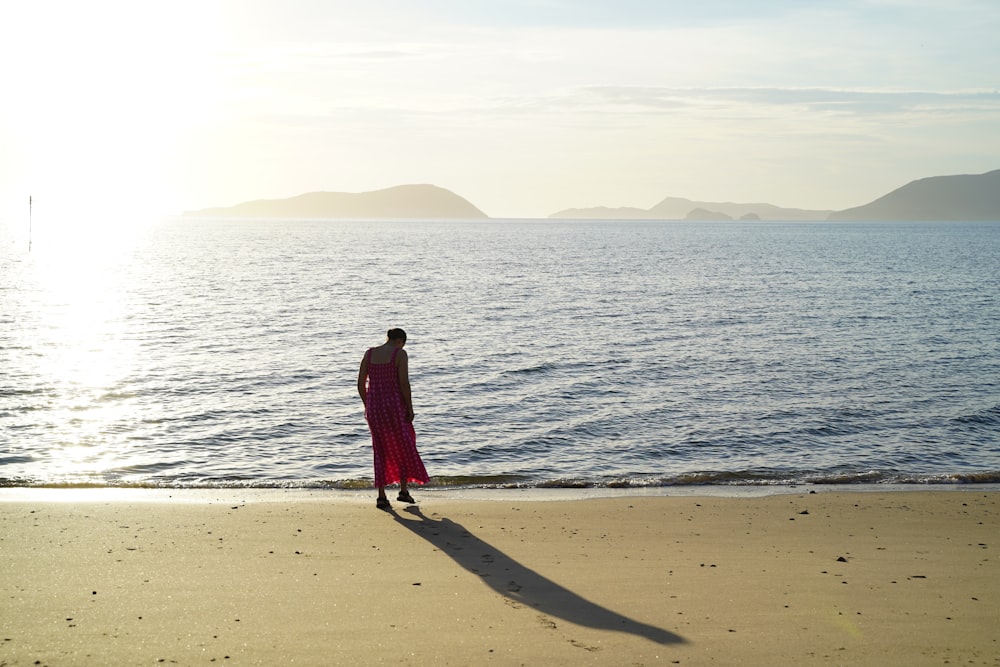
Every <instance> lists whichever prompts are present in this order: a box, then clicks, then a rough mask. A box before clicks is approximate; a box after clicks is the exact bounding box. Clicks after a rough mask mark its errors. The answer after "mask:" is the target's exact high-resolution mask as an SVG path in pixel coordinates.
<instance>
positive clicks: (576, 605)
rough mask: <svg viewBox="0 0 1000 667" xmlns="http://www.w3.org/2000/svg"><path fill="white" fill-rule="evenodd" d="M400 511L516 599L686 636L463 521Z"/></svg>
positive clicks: (654, 633) (602, 621)
mask: <svg viewBox="0 0 1000 667" xmlns="http://www.w3.org/2000/svg"><path fill="white" fill-rule="evenodd" d="M403 511H404V512H406V513H407V514H411V515H413V516H415V517H417V520H413V519H407V518H403V517H402V516H400V515H399V514H397V513H396V511H395V510H391V512H390V513H391V514H392V515H393V516H394V517H395V519H396V521H398V522H399V523H400V525H402V526H405V527H406V528H407V529H408V530H411V531H413V532H414V533H415V534H416V535H419V536H420V537H422V538H423V539H425V540H427V541H428V542H430V543H431V544H432V545H434V546H435V547H437V548H438V549H440V550H441V552H442V553H445V554H447V555H448V556H449V557H451V559H452V560H454V561H455V562H456V563H458V564H459V565H461V566H462V567H463V568H464V569H466V570H468V571H469V572H471V573H472V574H475V575H476V576H478V577H479V578H480V579H482V581H483V583H484V584H486V585H487V586H489V587H490V588H492V589H493V590H495V591H496V592H497V593H499V594H500V595H502V596H504V597H505V598H507V599H508V600H511V601H512V602H514V603H518V604H523V605H526V606H528V607H531V608H533V609H536V610H538V611H539V612H541V613H543V614H546V615H548V616H554V617H557V618H561V619H563V620H565V621H569V622H570V623H575V624H577V625H583V626H587V627H591V628H597V629H600V630H615V631H617V632H627V633H630V634H633V635H638V636H640V637H645V638H646V639H649V640H650V641H654V642H656V643H658V644H680V643H683V642H684V639H683V638H682V637H680V636H678V635H675V634H674V633H672V632H668V631H666V630H663V629H662V628H657V627H655V626H652V625H649V624H647V623H640V622H639V621H634V620H632V619H631V618H628V617H627V616H622V615H621V614H618V613H616V612H613V611H611V610H610V609H606V608H605V607H602V606H600V605H598V604H594V603H593V602H591V601H590V600H587V599H586V598H583V597H581V596H579V595H577V594H576V593H574V592H573V591H570V590H567V589H566V588H563V587H562V586H560V585H559V584H557V583H556V582H554V581H552V580H551V579H548V578H547V577H543V576H542V575H540V574H538V573H537V572H535V571H534V570H532V569H530V568H527V567H525V566H524V565H522V564H521V563H519V562H517V561H516V560H514V559H513V558H511V557H510V556H508V555H507V554H505V553H504V552H502V551H500V550H499V549H497V548H496V547H495V546H493V545H491V544H489V543H488V542H484V541H483V540H481V539H479V538H478V537H476V536H475V535H473V534H472V532H471V531H469V530H468V529H467V528H465V527H464V526H462V525H461V524H458V523H455V522H454V521H451V520H450V519H447V518H442V519H439V520H434V519H430V518H428V517H426V516H424V515H423V514H422V513H421V512H420V508H418V507H407V508H406V509H405V510H403Z"/></svg>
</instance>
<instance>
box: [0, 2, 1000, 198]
mask: <svg viewBox="0 0 1000 667" xmlns="http://www.w3.org/2000/svg"><path fill="white" fill-rule="evenodd" d="M997 35H1000V2H997V0H831V1H829V2H819V1H810V0H756V1H754V2H750V1H747V0H698V1H691V0H683V1H681V0H676V1H675V0H645V1H644V0H613V1H612V0H608V1H604V2H599V1H596V0H575V1H574V0H502V1H501V0H491V1H489V2H487V1H485V0H420V1H414V0H365V1H364V2H359V1H358V0H350V1H340V0H301V1H296V0H281V1H280V2H279V1H277V0H240V1H236V0H233V1H230V2H213V1H211V0H197V1H194V2H190V1H187V0H170V1H169V2H165V1H164V2H160V1H158V0H143V1H142V2H136V1H134V0H128V1H121V2H115V1H108V0H92V1H88V2H81V1H80V0H65V1H58V0H57V1H46V0H32V1H31V2H17V3H14V2H4V3H3V5H2V8H0V63H2V64H0V90H2V98H0V99H2V100H3V102H2V103H0V199H2V201H0V204H2V205H0V215H11V214H12V213H11V211H20V210H21V209H23V207H24V205H25V203H26V200H27V197H28V195H29V194H31V195H33V196H34V197H35V202H36V206H37V207H38V210H57V209H62V208H63V207H65V206H73V207H77V208H79V207H81V206H87V207H94V208H98V207H99V208H102V209H107V208H108V207H111V208H117V207H120V208H125V209H131V208H133V207H141V208H146V209H150V210H152V211H154V212H163V213H173V212H179V211H181V210H183V209H192V208H201V207H206V206H216V205H230V204H235V203H238V202H241V201H245V200H248V199H257V198H278V197H288V196H292V195H296V194H300V193H303V192H308V191H313V190H331V191H343V192H360V191H367V190H376V189H380V188H384V187H389V186H393V185H398V184H403V183H433V184H435V185H439V186H441V187H445V188H448V189H450V190H452V191H454V192H456V193H457V194H459V195H462V196H464V197H466V198H467V199H469V200H470V201H471V202H472V203H473V204H475V205H476V206H478V207H479V208H481V209H483V210H484V211H485V212H486V213H487V214H489V215H491V216H493V217H545V216H547V215H549V214H550V213H553V212H555V211H558V210H560V209H563V208H568V207H577V206H596V205H606V206H637V207H642V208H649V207H651V206H653V205H654V204H656V203H657V202H659V201H660V200H662V199H663V198H664V197H667V196H680V197H688V198H691V199H703V200H710V201H741V202H747V201H767V202H770V203H774V204H778V205H781V206H794V207H803V208H847V207H850V206H856V205H860V204H864V203H867V202H868V201H870V200H872V199H874V198H876V197H878V196H881V195H882V194H885V193H886V192H888V191H890V190H892V189H894V188H896V187H898V186H900V185H903V184H904V183H906V182H908V181H910V180H913V179H915V178H921V177H925V176H935V175H942V174H953V173H982V172H985V171H989V170H992V169H996V168H1000V92H998V91H1000V47H998V42H997V39H998V38H997Z"/></svg>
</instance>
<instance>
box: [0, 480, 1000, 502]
mask: <svg viewBox="0 0 1000 667" xmlns="http://www.w3.org/2000/svg"><path fill="white" fill-rule="evenodd" d="M394 488H395V487H390V488H389V489H388V492H389V493H390V494H392V493H394V491H393V489H394ZM411 489H412V491H413V493H415V494H417V495H419V496H420V498H418V500H419V499H426V500H430V499H436V500H446V501H450V500H475V501H505V502H506V501H518V502H522V501H524V502H554V501H562V502H568V501H576V500H595V499H610V498H692V497H695V498H766V497H768V496H778V495H795V494H826V493H844V494H849V493H925V492H926V493H949V492H951V493H975V492H985V493H996V492H1000V484H995V483H989V484H849V485H844V484H797V485H770V484H767V485H677V486H658V487H628V488H608V487H584V488H562V487H560V488H538V487H532V488H516V489H480V488H454V487H452V488H441V487H421V486H419V485H416V484H414V485H411ZM374 493H375V489H374V488H372V489H335V488H331V489H315V488H297V487H296V488H257V487H245V488H235V487H177V488H174V487H157V488H145V487H116V486H83V487H50V486H10V487H0V503H4V502H21V501H51V502H77V501H90V500H93V501H102V502H110V501H120V502H209V503H210V502H237V501H243V502H324V503H325V502H330V501H335V502H347V503H362V504H365V503H369V502H374V501H373V498H374Z"/></svg>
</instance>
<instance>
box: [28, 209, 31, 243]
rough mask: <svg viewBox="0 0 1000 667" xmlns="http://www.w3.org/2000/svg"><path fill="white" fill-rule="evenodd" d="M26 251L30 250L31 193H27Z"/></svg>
mask: <svg viewBox="0 0 1000 667" xmlns="http://www.w3.org/2000/svg"><path fill="white" fill-rule="evenodd" d="M28 252H31V195H28Z"/></svg>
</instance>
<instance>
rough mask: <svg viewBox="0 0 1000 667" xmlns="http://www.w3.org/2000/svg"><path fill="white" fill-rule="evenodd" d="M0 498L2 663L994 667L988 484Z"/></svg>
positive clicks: (993, 500) (999, 617)
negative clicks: (392, 496)
mask: <svg viewBox="0 0 1000 667" xmlns="http://www.w3.org/2000/svg"><path fill="white" fill-rule="evenodd" d="M2 491H4V492H5V493H0V665H35V664H38V665H53V666H57V665H105V664H108V665H111V664H113V665H140V664H142V665H149V664H168V665H169V664H175V665H195V664H198V665H201V664H222V665H247V664H260V665H279V664H281V665H284V664H298V665H334V664H351V665H354V664H366V665H367V664H386V665H389V664H396V665H418V664H419V665H429V664H442V665H473V664H496V665H654V664H663V665H673V664H677V665H735V664H743V665H801V664H811V665H812V664H819V665H824V664H831V665H834V664H835V665H840V664H844V665H885V664H906V665H942V664H953V665H957V664H962V665H969V664H974V665H997V664H1000V662H998V656H1000V492H996V491H992V490H989V491H984V490H977V489H975V488H972V487H970V488H963V489H962V490H958V491H921V492H908V491H888V492H865V493H861V492H842V491H837V492H832V493H827V492H823V493H809V492H808V491H802V492H797V493H785V494H781V495H771V496H765V497H743V498H732V497H718V496H705V497H700V496H673V497H645V496H635V497H630V496H623V497H615V498H594V499H575V500H547V501H542V502H538V501H526V500H523V499H519V498H518V497H517V496H516V494H511V496H510V498H509V499H508V498H506V497H504V496H503V495H500V496H499V497H497V498H495V499H492V500H471V499H468V498H462V497H461V495H460V494H451V493H432V492H424V493H423V494H421V493H420V491H419V490H417V491H415V493H414V495H416V496H417V500H418V501H420V505H419V506H418V507H415V508H406V506H404V505H402V504H401V503H398V502H396V503H394V511H393V512H392V513H386V512H380V511H378V510H376V509H375V508H374V506H373V502H372V501H371V499H370V498H369V497H368V496H367V495H357V494H355V495H339V494H329V495H325V494H322V493H320V494H314V495H312V496H310V497H309V498H306V499H303V498H285V497H283V496H281V495H273V496H269V497H267V498H260V497H256V498H251V499H249V500H248V499H247V494H245V493H242V492H240V491H212V492H209V493H201V494H197V493H191V492H185V491H177V490H174V491H169V492H156V493H149V492H143V491H138V490H137V491H122V492H116V493H113V494H108V493H104V492H100V491H99V490H82V491H60V490H48V491H44V492H38V493H29V494H23V493H16V492H14V491H12V490H2Z"/></svg>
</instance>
